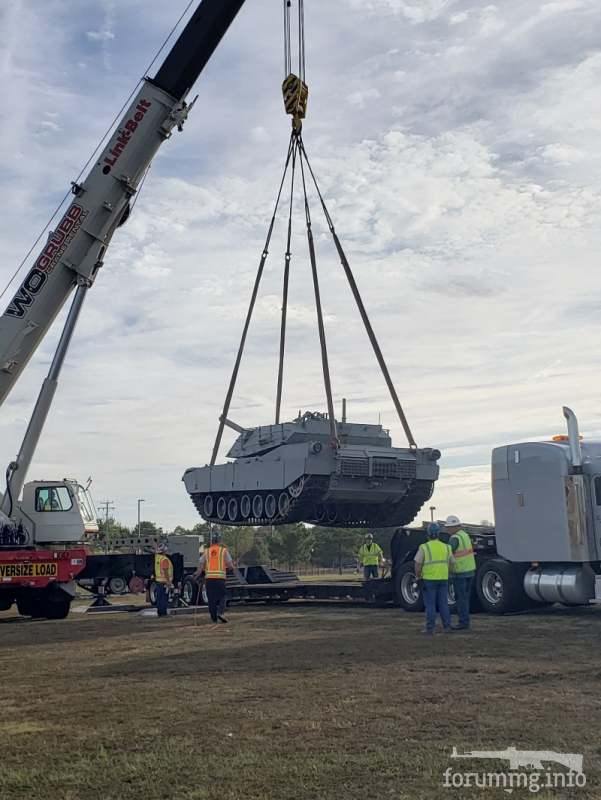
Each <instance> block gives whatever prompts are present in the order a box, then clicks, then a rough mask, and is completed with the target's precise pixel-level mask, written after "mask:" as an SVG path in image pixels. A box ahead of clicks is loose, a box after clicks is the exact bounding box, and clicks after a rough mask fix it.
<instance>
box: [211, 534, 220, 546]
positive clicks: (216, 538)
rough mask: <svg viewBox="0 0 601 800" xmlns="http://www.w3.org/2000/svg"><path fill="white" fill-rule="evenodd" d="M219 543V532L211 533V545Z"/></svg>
mask: <svg viewBox="0 0 601 800" xmlns="http://www.w3.org/2000/svg"><path fill="white" fill-rule="evenodd" d="M220 541H221V531H213V532H212V533H211V544H219V542H220Z"/></svg>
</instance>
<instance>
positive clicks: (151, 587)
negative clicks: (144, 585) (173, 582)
mask: <svg viewBox="0 0 601 800" xmlns="http://www.w3.org/2000/svg"><path fill="white" fill-rule="evenodd" d="M148 602H149V603H150V605H151V606H156V604H157V584H156V581H150V583H149V584H148Z"/></svg>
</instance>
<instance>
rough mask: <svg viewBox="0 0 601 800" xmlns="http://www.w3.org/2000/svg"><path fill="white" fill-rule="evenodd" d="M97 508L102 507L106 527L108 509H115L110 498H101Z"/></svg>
mask: <svg viewBox="0 0 601 800" xmlns="http://www.w3.org/2000/svg"><path fill="white" fill-rule="evenodd" d="M99 508H101V509H103V511H104V522H105V524H106V526H107V529H108V523H109V511H114V510H115V504H114V503H113V501H112V500H103V501H102V503H99Z"/></svg>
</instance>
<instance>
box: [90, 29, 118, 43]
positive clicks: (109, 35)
mask: <svg viewBox="0 0 601 800" xmlns="http://www.w3.org/2000/svg"><path fill="white" fill-rule="evenodd" d="M86 36H87V37H88V39H89V40H90V41H91V42H108V41H110V40H111V39H114V38H115V34H114V33H113V32H112V31H110V30H106V29H105V30H101V31H86Z"/></svg>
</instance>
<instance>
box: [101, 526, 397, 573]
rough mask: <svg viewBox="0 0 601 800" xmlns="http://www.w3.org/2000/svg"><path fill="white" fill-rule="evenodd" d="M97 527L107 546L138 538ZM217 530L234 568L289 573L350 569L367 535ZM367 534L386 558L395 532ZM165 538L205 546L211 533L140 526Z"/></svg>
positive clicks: (144, 533) (298, 529) (132, 532)
mask: <svg viewBox="0 0 601 800" xmlns="http://www.w3.org/2000/svg"><path fill="white" fill-rule="evenodd" d="M98 527H99V528H100V535H101V537H102V538H103V539H105V540H108V541H109V542H110V540H111V539H113V540H115V539H119V538H121V537H124V538H125V537H128V536H133V537H137V535H138V527H137V526H135V528H133V529H130V528H127V527H125V526H124V525H121V524H120V523H119V522H117V521H116V520H115V519H113V518H112V517H109V518H108V519H106V520H100V519H99V520H98ZM219 530H220V531H221V534H222V537H223V541H224V543H225V544H226V545H227V547H228V549H229V551H230V553H231V554H232V557H233V559H234V560H235V562H236V563H237V564H239V565H242V564H269V563H272V564H277V565H278V566H280V567H284V568H286V569H288V570H292V569H294V568H295V567H296V566H297V565H299V564H304V565H312V566H314V567H324V568H336V569H338V570H340V571H342V570H343V569H345V568H349V567H352V566H354V564H355V563H356V558H357V553H358V551H359V547H360V546H361V543H362V542H363V540H364V537H365V534H366V533H367V531H365V530H358V529H356V528H322V527H319V526H314V527H309V526H307V525H303V524H302V523H300V522H299V523H294V524H291V525H278V526H275V527H273V529H272V528H269V527H265V528H253V527H249V526H244V527H237V526H228V525H220V526H219ZM370 532H371V533H373V535H374V539H375V541H376V542H378V544H379V545H380V546H381V547H382V549H383V550H384V553H385V555H387V554H388V553H389V551H390V539H391V537H392V534H393V533H394V529H392V528H374V529H372V530H371V531H370ZM168 534H179V535H199V536H203V538H204V541H205V542H208V541H209V536H210V529H209V525H207V524H206V523H198V524H197V525H194V527H192V528H185V527H183V526H181V525H178V526H176V527H175V528H174V529H173V530H172V531H164V530H163V529H162V528H160V527H159V526H158V525H156V524H155V523H154V522H151V521H149V520H145V521H143V522H141V523H140V537H142V538H149V537H160V536H166V535H168Z"/></svg>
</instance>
